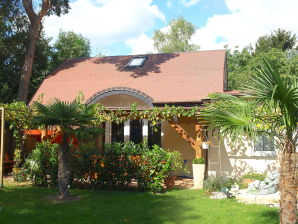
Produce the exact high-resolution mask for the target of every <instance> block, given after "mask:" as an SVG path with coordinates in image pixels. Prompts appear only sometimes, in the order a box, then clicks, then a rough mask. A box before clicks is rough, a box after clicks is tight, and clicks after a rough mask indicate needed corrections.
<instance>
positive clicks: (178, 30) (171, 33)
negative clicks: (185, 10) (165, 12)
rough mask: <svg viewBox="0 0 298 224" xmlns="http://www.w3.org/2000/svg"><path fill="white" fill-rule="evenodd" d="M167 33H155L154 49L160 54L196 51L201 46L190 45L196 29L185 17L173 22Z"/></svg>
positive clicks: (157, 31)
mask: <svg viewBox="0 0 298 224" xmlns="http://www.w3.org/2000/svg"><path fill="white" fill-rule="evenodd" d="M167 28H168V30H167V31H162V30H156V31H154V35H153V41H154V48H155V49H156V50H157V51H158V52H160V53H172V52H185V51H195V50H198V49H199V46H197V45H195V44H190V43H189V42H190V39H191V37H192V36H193V34H194V33H195V27H194V25H193V24H192V23H190V22H187V21H186V20H185V19H184V18H183V17H180V18H178V19H175V20H172V21H171V22H170V24H169V25H168V27H167Z"/></svg>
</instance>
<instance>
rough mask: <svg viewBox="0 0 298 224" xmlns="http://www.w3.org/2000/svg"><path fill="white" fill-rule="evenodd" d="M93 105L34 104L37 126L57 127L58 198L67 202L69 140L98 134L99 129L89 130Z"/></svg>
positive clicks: (57, 101)
mask: <svg viewBox="0 0 298 224" xmlns="http://www.w3.org/2000/svg"><path fill="white" fill-rule="evenodd" d="M94 106H95V105H90V106H85V105H82V104H80V103H78V101H77V100H75V101H73V102H70V103H68V102H62V101H59V100H57V99H56V100H55V101H53V102H52V103H50V104H48V105H43V104H41V103H35V104H34V107H35V108H36V112H37V113H36V115H35V116H34V120H35V122H36V123H37V124H40V125H45V126H59V129H60V133H61V135H62V142H61V144H60V147H59V150H58V188H59V193H58V198H59V199H61V200H67V199H68V198H69V196H70V193H69V183H70V176H71V169H70V144H69V142H70V139H71V137H72V136H73V135H74V134H76V133H80V134H81V133H89V132H92V134H94V133H96V132H97V133H99V132H100V131H101V129H99V128H89V127H90V125H91V124H92V121H93V120H94V116H93V115H94V108H95V107H94Z"/></svg>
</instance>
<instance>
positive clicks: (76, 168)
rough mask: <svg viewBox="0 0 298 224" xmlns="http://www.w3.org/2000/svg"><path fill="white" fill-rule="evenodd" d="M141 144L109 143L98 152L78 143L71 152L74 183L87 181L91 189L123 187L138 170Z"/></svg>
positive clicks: (85, 182) (129, 182) (133, 177)
mask: <svg viewBox="0 0 298 224" xmlns="http://www.w3.org/2000/svg"><path fill="white" fill-rule="evenodd" d="M142 151H143V146H142V145H137V144H134V143H132V142H128V143H125V144H124V143H112V144H107V145H106V146H105V152H104V153H102V154H100V153H99V152H98V150H97V149H96V148H95V146H92V145H82V146H81V147H80V150H77V151H75V152H74V153H73V159H72V170H73V178H74V180H75V182H74V183H80V184H88V183H89V184H91V188H93V189H96V188H103V189H121V188H127V187H128V186H129V185H130V184H131V182H132V180H133V179H135V177H136V174H137V173H138V172H139V171H138V169H139V167H140V165H139V163H140V155H141V152H142Z"/></svg>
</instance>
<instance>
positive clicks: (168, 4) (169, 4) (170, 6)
mask: <svg viewBox="0 0 298 224" xmlns="http://www.w3.org/2000/svg"><path fill="white" fill-rule="evenodd" d="M166 4H167V6H168V8H170V9H171V8H172V7H173V5H172V2H171V1H169V0H168V1H167V3H166Z"/></svg>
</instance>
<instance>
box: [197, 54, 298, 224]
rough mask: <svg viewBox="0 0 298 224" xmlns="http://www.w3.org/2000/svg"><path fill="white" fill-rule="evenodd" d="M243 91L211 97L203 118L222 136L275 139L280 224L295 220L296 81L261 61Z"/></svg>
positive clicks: (297, 119)
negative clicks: (277, 149)
mask: <svg viewBox="0 0 298 224" xmlns="http://www.w3.org/2000/svg"><path fill="white" fill-rule="evenodd" d="M257 73H258V74H257V75H256V76H254V77H252V78H251V79H250V80H249V82H248V84H247V86H246V88H245V92H244V94H245V96H243V97H235V96H231V95H226V94H215V95H213V97H212V98H213V99H214V100H215V101H214V102H212V103H210V104H209V105H207V106H206V108H205V109H204V110H203V111H202V116H203V118H205V119H206V120H207V121H208V122H209V123H210V125H211V126H212V127H213V128H216V129H218V130H219V132H220V134H221V135H222V136H229V137H231V138H233V139H237V137H239V136H246V137H248V138H251V139H252V140H253V139H255V138H256V136H257V135H258V134H265V135H271V136H274V137H275V138H276V139H277V141H276V145H277V147H278V148H279V154H280V185H279V189H280V192H281V194H280V195H281V200H280V223H281V224H285V223H287V224H295V223H296V220H297V173H296V172H297V171H296V162H297V161H296V146H297V140H298V135H297V123H298V81H297V80H293V81H291V82H288V81H287V80H286V79H284V78H282V76H281V75H280V74H279V72H278V71H277V70H276V69H275V68H274V67H273V65H272V63H270V62H269V61H268V60H266V59H263V62H262V64H261V66H260V67H259V69H258V70H257Z"/></svg>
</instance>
